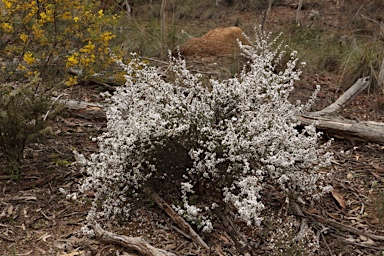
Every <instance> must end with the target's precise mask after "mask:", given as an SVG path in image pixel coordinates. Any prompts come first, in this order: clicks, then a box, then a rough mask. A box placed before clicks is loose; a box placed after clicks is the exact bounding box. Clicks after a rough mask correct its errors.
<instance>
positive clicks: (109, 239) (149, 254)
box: [93, 224, 176, 256]
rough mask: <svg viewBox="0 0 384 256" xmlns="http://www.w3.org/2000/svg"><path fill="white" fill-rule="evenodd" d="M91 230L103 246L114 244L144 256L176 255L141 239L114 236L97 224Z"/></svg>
mask: <svg viewBox="0 0 384 256" xmlns="http://www.w3.org/2000/svg"><path fill="white" fill-rule="evenodd" d="M93 229H94V231H95V234H96V237H97V238H98V239H99V240H100V241H101V242H102V243H104V244H116V245H119V246H122V247H124V248H127V249H130V250H135V251H138V252H139V253H141V254H142V255H144V256H176V254H174V253H172V252H167V251H165V250H163V249H158V248H156V247H153V246H152V245H150V244H149V243H148V242H147V241H145V240H144V239H143V238H142V237H128V236H121V235H116V234H114V233H112V232H109V231H106V230H104V229H102V228H101V227H100V225H99V224H95V225H94V226H93Z"/></svg>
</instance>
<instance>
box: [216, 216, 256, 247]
mask: <svg viewBox="0 0 384 256" xmlns="http://www.w3.org/2000/svg"><path fill="white" fill-rule="evenodd" d="M221 219H222V221H223V225H224V227H225V228H226V231H227V232H228V235H229V236H230V237H231V239H232V240H233V242H234V243H235V246H236V248H237V250H238V251H239V252H240V253H242V254H245V253H247V252H248V253H249V252H252V246H251V245H250V244H249V243H248V242H247V240H246V239H245V238H244V236H243V234H241V233H240V232H239V231H238V229H237V228H236V227H235V224H234V223H233V222H232V220H231V219H230V218H229V217H228V216H225V215H223V216H221Z"/></svg>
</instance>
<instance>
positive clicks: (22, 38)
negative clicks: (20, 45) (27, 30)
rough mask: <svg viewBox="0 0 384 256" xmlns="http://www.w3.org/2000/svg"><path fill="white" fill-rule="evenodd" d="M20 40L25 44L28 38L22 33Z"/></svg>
mask: <svg viewBox="0 0 384 256" xmlns="http://www.w3.org/2000/svg"><path fill="white" fill-rule="evenodd" d="M20 39H21V40H22V41H23V42H24V43H26V42H27V40H28V36H27V35H26V34H24V33H22V34H20Z"/></svg>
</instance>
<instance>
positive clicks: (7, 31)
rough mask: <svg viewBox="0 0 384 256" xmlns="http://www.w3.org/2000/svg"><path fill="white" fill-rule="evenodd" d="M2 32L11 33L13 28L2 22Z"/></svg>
mask: <svg viewBox="0 0 384 256" xmlns="http://www.w3.org/2000/svg"><path fill="white" fill-rule="evenodd" d="M1 27H2V28H3V30H4V32H5V33H12V32H13V27H12V25H11V24H9V23H7V22H4V23H3V24H2V26H1Z"/></svg>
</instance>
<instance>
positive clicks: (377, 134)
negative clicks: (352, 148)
mask: <svg viewBox="0 0 384 256" xmlns="http://www.w3.org/2000/svg"><path fill="white" fill-rule="evenodd" d="M369 82H370V79H369V77H365V78H360V79H359V80H357V81H356V83H355V84H354V85H353V86H351V88H349V89H348V90H347V91H346V92H345V93H344V94H343V95H341V96H340V98H339V99H337V100H336V101H335V102H334V103H333V104H331V105H329V106H328V107H326V108H324V109H323V110H320V111H317V112H311V113H306V114H304V115H302V116H300V117H299V119H300V121H301V123H302V124H303V125H310V124H314V125H315V126H316V128H318V129H320V130H324V131H326V132H329V133H333V134H339V135H341V136H344V137H345V136H350V137H354V138H359V139H363V140H366V141H371V142H375V143H384V123H379V122H372V121H365V122H364V121H361V122H359V121H354V120H348V119H344V118H342V117H340V116H337V114H338V113H339V112H341V110H342V109H343V108H345V107H346V106H347V105H348V104H349V103H350V102H351V101H352V100H353V99H354V98H355V97H356V96H357V95H358V94H359V93H361V92H362V91H363V90H364V89H365V88H367V86H368V85H369Z"/></svg>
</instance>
